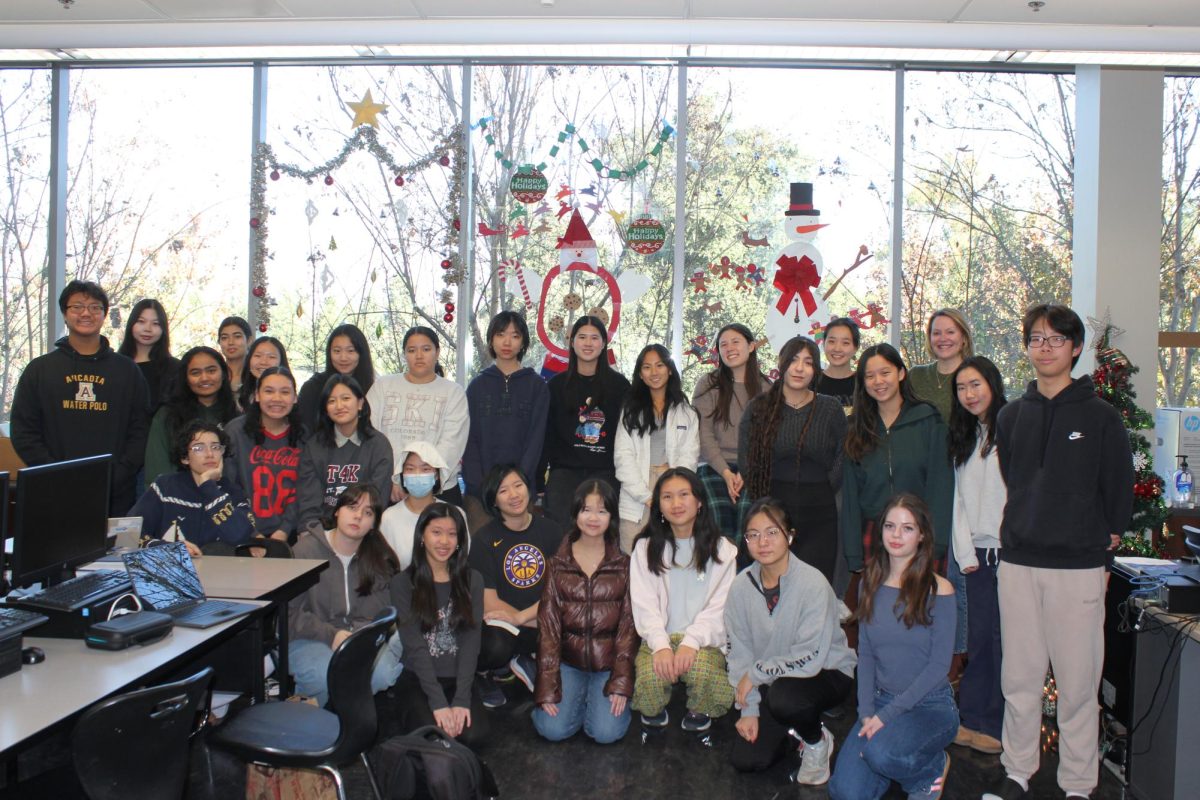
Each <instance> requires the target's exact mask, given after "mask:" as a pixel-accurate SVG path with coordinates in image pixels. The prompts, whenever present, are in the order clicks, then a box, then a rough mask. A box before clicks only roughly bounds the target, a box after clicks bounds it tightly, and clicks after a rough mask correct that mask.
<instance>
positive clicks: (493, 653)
mask: <svg viewBox="0 0 1200 800" xmlns="http://www.w3.org/2000/svg"><path fill="white" fill-rule="evenodd" d="M520 631H521V633H520V634H519V635H517V636H513V635H512V634H511V633H509V632H508V631H506V630H504V629H503V628H497V627H495V626H494V625H487V624H485V625H484V626H483V636H482V638H481V640H480V642H479V671H480V672H487V671H488V670H493V669H500V668H501V667H503V666H504V665H506V664H507V663H508V662H509V661H511V660H512V658H513V656H515V655H518V654H519V655H525V656H532V657H533V658H534V659H537V652H538V629H537V628H525V627H522V628H520Z"/></svg>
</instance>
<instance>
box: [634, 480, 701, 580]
mask: <svg viewBox="0 0 1200 800" xmlns="http://www.w3.org/2000/svg"><path fill="white" fill-rule="evenodd" d="M674 478H682V479H683V480H685V481H687V482H688V485H689V486H690V487H691V490H692V494H693V495H694V496H695V498H696V500H697V501H698V502H699V503H700V510H699V512H698V513H697V514H696V520H695V522H693V523H692V541H693V542H694V543H695V547H694V549H693V551H692V553H693V556H692V557H693V559H694V560H693V562H692V563H693V564H694V565H695V567H696V571H697V572H704V571H705V568H706V567H708V562H710V561H711V562H713V563H714V564H719V563H721V558H720V544H721V529H720V528H718V527H717V523H716V522H715V521H714V520H713V515H712V512H710V511H709V509H708V506H707V505H706V502H707V499H708V496H707V495H706V494H705V493H704V484H703V483H701V482H700V477H699V476H698V475H697V474H696V473H694V472H692V471H691V470H690V469H688V468H687V467H672V468H670V469H668V470H667V471H666V472H664V473H663V474H662V475H660V476H659V477H658V481H657V482H656V483H655V484H654V493H653V494H652V495H651V496H650V497H651V500H650V522H649V523H647V524H646V527H645V528H643V529H642V532H641V533H639V534H638V536H637V539H635V540H634V541H635V543H636V542H637V541H638V540H641V539H645V540H646V565H647V566H648V567H649V568H650V571H651V572H653V573H654V574H655V575H662V574H663V573H664V572H666V571H667V570H669V569H670V568H671V565H672V564H673V563H675V548H676V545H675V534H674V533H673V532H672V531H671V523H669V522H667V520H666V518H665V517H663V513H662V504H661V503H660V502H659V496H660V494H661V492H662V487H663V484H665V483H666V482H667V481H669V480H672V479H674ZM667 545H670V546H671V557H670V558H669V559H665V558H663V556H664V555H665V553H666V549H667Z"/></svg>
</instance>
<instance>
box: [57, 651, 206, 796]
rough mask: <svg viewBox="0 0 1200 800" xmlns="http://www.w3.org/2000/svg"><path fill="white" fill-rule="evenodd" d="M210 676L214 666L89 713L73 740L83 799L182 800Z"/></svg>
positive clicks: (102, 704) (111, 700) (108, 702)
mask: <svg viewBox="0 0 1200 800" xmlns="http://www.w3.org/2000/svg"><path fill="white" fill-rule="evenodd" d="M212 676H213V670H212V667H206V668H205V669H203V670H201V671H200V672H197V673H196V674H195V675H193V676H192V677H190V678H185V679H183V680H181V681H176V682H175V683H168V684H165V685H163V686H152V687H150V688H148V689H138V690H137V691H134V692H129V693H128V694H123V695H118V696H116V697H110V698H109V699H107V700H104V701H102V702H100V703H97V704H96V705H94V706H92V707H91V708H90V709H88V710H87V711H86V712H85V713H84V715H83V717H81V718H80V720H79V723H78V724H77V725H76V726H75V732H74V733H73V734H72V736H71V749H72V750H73V751H74V758H75V772H76V774H77V775H78V776H79V781H80V783H81V784H82V785H83V789H84V791H85V792H86V793H87V796H88V797H90V798H92V800H126V798H130V797H138V798H149V799H152V800H154V799H157V798H162V800H177V798H179V797H182V796H183V789H184V784H185V783H186V781H187V776H188V753H189V752H190V748H189V743H190V739H191V736H192V734H193V733H195V732H196V731H197V730H199V727H202V726H203V720H204V718H205V716H206V715H207V713H208V684H209V682H210V681H211V680H212ZM198 718H199V719H200V720H201V725H200V726H197V723H196V721H197V719H198Z"/></svg>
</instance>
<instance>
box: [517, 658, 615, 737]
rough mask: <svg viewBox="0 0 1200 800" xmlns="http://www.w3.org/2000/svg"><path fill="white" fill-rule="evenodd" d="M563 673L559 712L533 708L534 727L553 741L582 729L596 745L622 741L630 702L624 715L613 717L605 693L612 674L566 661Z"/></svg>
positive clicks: (562, 666)
mask: <svg viewBox="0 0 1200 800" xmlns="http://www.w3.org/2000/svg"><path fill="white" fill-rule="evenodd" d="M559 669H560V670H561V674H562V701H560V702H559V703H558V715H557V716H554V717H552V716H550V715H549V714H547V713H546V712H545V711H543V710H542V707H541V706H537V707H536V708H534V709H533V727H534V728H536V729H537V732H538V733H540V734H541V735H542V736H544V737H545V738H547V739H549V740H550V741H552V742H561V741H562V740H563V739H569V738H570V737H572V736H574V735H575V734H576V733H577V732H578V731H579V729H580V728H583V732H584V733H586V734H587V735H588V736H590V737H591V738H592V739H594V740H595V741H596V743H597V744H612V743H613V742H616V741H619V740H620V739H621V737H623V736H624V735H625V731H627V730H628V729H629V717H630V713H629V703H626V704H625V710H624V711H622V712H621V716H619V717H614V716H613V713H612V705H611V701H610V700H609V698H607V697H606V696H605V695H604V684H606V683H608V678H609V675H610V673H609V672H608V671H607V670H605V671H604V672H584V671H583V670H581V669H575V668H574V667H571V666H568V665H566V664H561V665H560V666H559Z"/></svg>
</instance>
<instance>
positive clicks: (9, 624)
mask: <svg viewBox="0 0 1200 800" xmlns="http://www.w3.org/2000/svg"><path fill="white" fill-rule="evenodd" d="M47 620H49V617H47V616H45V615H43V614H39V613H37V612H36V611H25V610H24V609H21V608H9V607H8V606H0V640H3V639H8V638H10V637H12V636H16V635H17V634H18V633H24V632H25V631H27V630H29V629H30V628H32V627H34V626H36V625H41V624H42V623H43V622H46V621H47Z"/></svg>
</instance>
